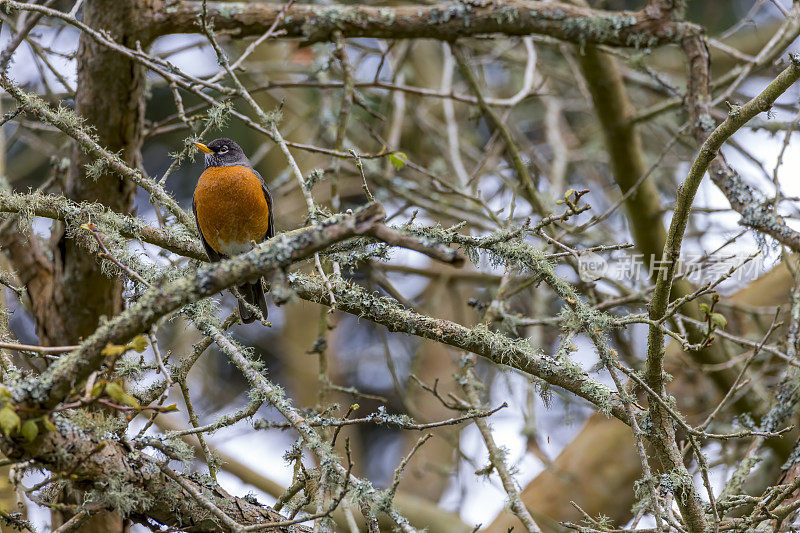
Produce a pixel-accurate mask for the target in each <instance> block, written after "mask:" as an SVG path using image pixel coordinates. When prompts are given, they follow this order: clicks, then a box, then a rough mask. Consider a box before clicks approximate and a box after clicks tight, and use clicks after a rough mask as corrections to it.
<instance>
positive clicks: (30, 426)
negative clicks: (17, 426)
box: [20, 420, 39, 442]
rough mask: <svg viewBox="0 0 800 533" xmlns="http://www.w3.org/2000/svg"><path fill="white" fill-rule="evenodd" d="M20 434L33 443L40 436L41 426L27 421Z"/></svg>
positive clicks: (32, 421) (33, 421)
mask: <svg viewBox="0 0 800 533" xmlns="http://www.w3.org/2000/svg"><path fill="white" fill-rule="evenodd" d="M20 433H22V436H23V437H24V438H25V440H26V441H28V442H33V441H34V440H36V436H37V435H38V434H39V426H37V425H36V421H35V420H26V421H25V423H24V424H22V429H21V430H20Z"/></svg>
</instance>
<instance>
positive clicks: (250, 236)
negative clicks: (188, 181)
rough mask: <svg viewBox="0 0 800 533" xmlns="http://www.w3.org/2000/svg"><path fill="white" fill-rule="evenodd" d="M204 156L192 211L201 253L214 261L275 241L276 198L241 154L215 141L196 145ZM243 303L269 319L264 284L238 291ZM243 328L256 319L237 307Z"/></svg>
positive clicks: (236, 148) (229, 143)
mask: <svg viewBox="0 0 800 533" xmlns="http://www.w3.org/2000/svg"><path fill="white" fill-rule="evenodd" d="M193 144H194V145H195V146H196V147H197V148H198V149H199V150H200V151H201V152H203V153H204V154H205V166H206V168H205V170H204V171H203V173H202V174H201V175H200V179H199V180H197V187H195V189H194V198H193V200H192V210H193V211H194V217H195V219H196V220H197V229H198V230H199V231H200V238H201V240H202V241H203V247H204V248H205V249H206V253H207V254H208V258H209V259H210V260H211V261H219V260H220V259H222V258H226V257H233V256H234V255H237V254H240V253H243V252H247V251H249V250H250V249H251V248H252V247H253V244H252V243H253V242H261V241H263V240H265V239H269V238H270V237H272V236H274V235H275V226H274V225H273V223H272V196H270V194H269V189H268V188H267V184H266V183H265V182H264V179H263V178H262V177H261V174H259V173H258V172H257V171H256V170H255V169H253V165H252V164H251V163H250V160H249V159H247V156H246V155H244V152H243V151H242V148H241V147H240V146H239V145H238V144H236V143H235V142H233V141H232V140H230V139H225V138H223V139H215V140H213V141H211V142H210V143H208V144H207V145H205V144H203V143H199V142H196V143H193ZM238 289H239V292H240V293H241V294H242V297H243V298H244V300H245V301H246V302H247V303H249V304H251V305H254V306H256V307H258V308H259V309H261V312H262V313H263V314H264V318H266V317H267V312H268V311H267V301H266V299H265V297H264V288H263V287H262V286H261V278H259V279H257V280H255V281H254V282H251V283H245V284H244V285H240V286H239V287H238ZM239 315H240V316H241V317H242V322H244V323H245V324H249V323H250V322H253V321H254V320H255V319H256V314H255V313H254V312H253V311H252V310H250V309H248V308H247V307H245V305H244V304H243V303H242V302H241V301H240V302H239Z"/></svg>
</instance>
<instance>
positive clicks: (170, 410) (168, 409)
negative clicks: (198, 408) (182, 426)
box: [161, 403, 178, 413]
mask: <svg viewBox="0 0 800 533" xmlns="http://www.w3.org/2000/svg"><path fill="white" fill-rule="evenodd" d="M176 411H178V406H177V405H175V404H174V403H173V404H172V405H167V406H166V407H162V408H161V412H162V413H174V412H176Z"/></svg>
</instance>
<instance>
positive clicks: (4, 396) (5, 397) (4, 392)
mask: <svg viewBox="0 0 800 533" xmlns="http://www.w3.org/2000/svg"><path fill="white" fill-rule="evenodd" d="M10 399H11V391H10V390H8V387H3V386H0V400H2V401H4V402H7V401H9V400H10Z"/></svg>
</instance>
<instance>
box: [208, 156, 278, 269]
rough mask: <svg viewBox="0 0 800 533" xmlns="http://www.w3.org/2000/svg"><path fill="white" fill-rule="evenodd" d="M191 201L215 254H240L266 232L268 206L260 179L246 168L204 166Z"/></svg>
mask: <svg viewBox="0 0 800 533" xmlns="http://www.w3.org/2000/svg"><path fill="white" fill-rule="evenodd" d="M194 201H195V208H196V210H197V223H198V225H199V226H200V232H201V233H202V234H203V237H204V238H205V240H206V242H207V243H208V244H209V246H211V248H212V249H213V250H214V251H216V252H217V253H220V254H223V255H227V256H231V255H235V254H237V253H241V252H242V251H245V250H248V249H250V242H251V241H256V242H258V241H260V240H261V239H263V238H264V236H265V235H266V234H267V228H268V227H269V205H268V204H267V199H266V197H265V196H264V191H263V189H262V188H261V181H260V180H259V179H258V177H257V176H256V175H255V174H254V173H253V171H252V170H251V169H250V168H248V167H245V166H233V167H210V168H207V169H206V170H205V171H204V172H203V173H202V174H201V175H200V179H199V180H198V182H197V187H196V188H195V190H194Z"/></svg>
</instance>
